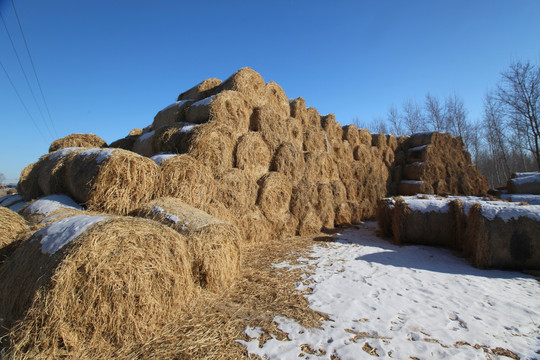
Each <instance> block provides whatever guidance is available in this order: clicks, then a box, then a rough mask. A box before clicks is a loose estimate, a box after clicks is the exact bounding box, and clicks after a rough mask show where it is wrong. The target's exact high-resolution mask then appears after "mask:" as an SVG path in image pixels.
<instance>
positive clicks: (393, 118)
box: [387, 105, 405, 136]
mask: <svg viewBox="0 0 540 360" xmlns="http://www.w3.org/2000/svg"><path fill="white" fill-rule="evenodd" d="M387 119H388V123H389V124H390V126H391V127H392V131H393V132H394V133H395V134H396V135H398V136H399V135H403V134H404V133H405V131H404V129H403V124H402V120H401V116H400V114H399V111H398V109H397V107H396V106H395V105H392V106H390V108H389V109H388V114H387Z"/></svg>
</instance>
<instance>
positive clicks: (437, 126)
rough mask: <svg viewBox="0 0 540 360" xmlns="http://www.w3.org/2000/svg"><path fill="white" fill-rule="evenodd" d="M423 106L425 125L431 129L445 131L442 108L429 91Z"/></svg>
mask: <svg viewBox="0 0 540 360" xmlns="http://www.w3.org/2000/svg"><path fill="white" fill-rule="evenodd" d="M424 107H425V109H426V123H427V125H428V126H430V127H431V129H432V130H433V131H438V132H445V131H446V130H447V129H446V122H445V116H444V108H443V106H442V104H441V103H440V101H439V99H438V98H437V97H435V96H432V95H431V94H430V93H427V94H426V100H425V103H424Z"/></svg>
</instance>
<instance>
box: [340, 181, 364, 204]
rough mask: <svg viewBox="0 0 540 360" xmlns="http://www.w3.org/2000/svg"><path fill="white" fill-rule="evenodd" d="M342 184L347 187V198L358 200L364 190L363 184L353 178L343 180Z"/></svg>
mask: <svg viewBox="0 0 540 360" xmlns="http://www.w3.org/2000/svg"><path fill="white" fill-rule="evenodd" d="M343 185H345V188H346V189H347V200H351V201H358V200H360V199H362V194H363V192H364V186H363V184H362V183H361V182H360V181H358V180H357V179H355V178H351V179H348V180H343Z"/></svg>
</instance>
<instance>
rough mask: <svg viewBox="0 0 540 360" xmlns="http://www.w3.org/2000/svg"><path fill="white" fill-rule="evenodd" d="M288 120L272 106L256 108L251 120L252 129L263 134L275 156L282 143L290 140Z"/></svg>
mask: <svg viewBox="0 0 540 360" xmlns="http://www.w3.org/2000/svg"><path fill="white" fill-rule="evenodd" d="M286 120H287V118H283V117H281V116H280V114H279V113H278V112H277V111H276V110H275V109H274V108H272V107H270V106H262V107H259V108H256V109H255V111H254V112H253V116H252V119H251V129H252V130H253V131H258V132H260V133H261V135H262V137H263V139H264V141H265V142H266V143H267V144H268V147H269V148H270V152H271V153H272V154H273V153H274V152H275V151H276V150H277V148H278V147H279V145H281V143H283V142H286V141H289V140H290V132H289V128H288V123H287V121H286Z"/></svg>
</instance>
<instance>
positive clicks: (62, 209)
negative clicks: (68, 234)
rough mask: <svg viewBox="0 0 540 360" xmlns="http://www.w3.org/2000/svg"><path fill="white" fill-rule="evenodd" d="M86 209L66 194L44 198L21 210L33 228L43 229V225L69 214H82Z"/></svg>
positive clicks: (21, 213) (29, 203)
mask: <svg viewBox="0 0 540 360" xmlns="http://www.w3.org/2000/svg"><path fill="white" fill-rule="evenodd" d="M83 210H84V209H83V208H82V207H81V206H80V205H79V204H77V203H76V202H75V201H74V200H73V199H72V198H70V197H69V196H67V195H64V194H55V195H48V196H43V197H41V198H39V199H36V200H32V201H30V202H28V203H27V204H26V205H25V206H24V207H22V208H21V209H20V210H19V214H20V215H21V216H23V217H24V219H25V220H26V221H27V222H28V224H29V225H30V226H32V228H36V227H42V226H40V224H41V223H46V222H50V221H53V220H57V219H58V218H59V217H60V216H63V215H64V214H67V213H70V214H71V213H81V212H82V211H83Z"/></svg>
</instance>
